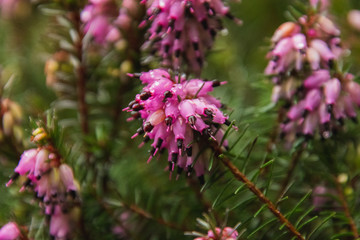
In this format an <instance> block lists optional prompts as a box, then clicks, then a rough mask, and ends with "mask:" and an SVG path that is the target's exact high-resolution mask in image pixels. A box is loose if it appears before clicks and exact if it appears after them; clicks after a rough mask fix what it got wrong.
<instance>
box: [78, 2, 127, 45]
mask: <svg viewBox="0 0 360 240" xmlns="http://www.w3.org/2000/svg"><path fill="white" fill-rule="evenodd" d="M117 15H118V11H117V6H116V4H115V2H114V1H112V0H92V1H90V4H88V5H87V6H85V8H84V10H83V11H82V12H81V21H82V22H83V23H85V26H84V31H85V33H87V34H89V35H91V36H92V37H93V38H94V39H95V41H96V42H97V43H98V44H104V43H105V42H115V41H117V40H119V38H120V36H121V34H120V31H119V29H118V28H117V26H116V25H115V24H114V23H113V21H115V19H116V17H117Z"/></svg>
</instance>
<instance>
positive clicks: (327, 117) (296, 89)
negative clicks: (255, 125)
mask: <svg viewBox="0 0 360 240" xmlns="http://www.w3.org/2000/svg"><path fill="white" fill-rule="evenodd" d="M311 4H312V6H315V5H317V4H320V5H321V7H325V6H326V7H327V5H328V2H327V1H311ZM311 14H313V15H309V16H302V17H300V18H299V20H298V21H297V22H287V23H284V24H282V25H281V26H280V27H279V28H278V29H277V30H276V31H275V33H274V35H273V37H272V39H271V40H272V42H273V47H272V50H271V51H270V52H269V53H268V55H267V58H268V59H269V60H270V61H269V64H268V66H267V67H266V69H265V74H266V75H268V76H269V77H271V78H272V81H273V82H274V84H275V87H274V90H273V96H272V99H273V101H274V102H277V101H279V100H281V99H282V100H285V101H286V102H287V104H288V105H290V108H289V109H288V110H287V111H288V112H287V115H286V116H287V118H286V119H285V120H284V122H283V123H282V124H281V126H280V128H281V135H282V136H283V137H285V138H286V140H287V141H288V142H289V143H291V142H293V141H294V140H295V139H296V137H297V136H299V135H305V136H307V137H311V136H313V135H314V134H315V133H316V132H319V133H320V134H321V137H323V138H328V137H330V136H331V133H332V132H333V130H337V129H338V128H340V127H341V125H342V124H343V121H344V119H346V118H351V119H353V120H354V121H356V119H355V118H356V112H355V110H354V109H355V106H360V85H359V84H358V83H356V82H354V81H353V76H352V75H351V74H339V73H337V74H334V72H335V71H332V70H333V66H334V63H335V62H336V61H337V60H339V59H340V58H341V56H342V55H343V52H344V49H343V48H342V47H341V41H340V38H339V37H338V36H339V34H340V31H339V29H338V28H337V27H336V26H335V24H334V23H333V22H332V21H331V20H330V19H329V18H328V17H327V16H326V15H324V14H323V13H321V14H320V13H311ZM314 19H315V21H314Z"/></svg>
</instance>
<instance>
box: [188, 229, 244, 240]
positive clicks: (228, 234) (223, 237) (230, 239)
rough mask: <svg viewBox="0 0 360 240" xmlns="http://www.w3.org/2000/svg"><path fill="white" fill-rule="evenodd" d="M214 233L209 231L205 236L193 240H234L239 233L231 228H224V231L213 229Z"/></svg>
mask: <svg viewBox="0 0 360 240" xmlns="http://www.w3.org/2000/svg"><path fill="white" fill-rule="evenodd" d="M215 233H216V234H215ZM215 233H214V232H213V231H212V230H209V231H208V234H207V236H203V237H197V238H195V239H194V240H236V239H237V236H238V235H239V233H238V232H237V231H236V230H235V229H233V228H231V227H225V228H224V229H220V228H218V227H217V228H215Z"/></svg>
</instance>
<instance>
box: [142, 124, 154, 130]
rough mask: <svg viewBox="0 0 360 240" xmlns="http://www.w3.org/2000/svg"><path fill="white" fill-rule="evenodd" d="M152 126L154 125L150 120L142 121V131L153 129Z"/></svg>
mask: <svg viewBox="0 0 360 240" xmlns="http://www.w3.org/2000/svg"><path fill="white" fill-rule="evenodd" d="M153 128H154V126H153V125H152V124H151V123H150V122H146V123H144V131H145V132H150V131H151V130H153Z"/></svg>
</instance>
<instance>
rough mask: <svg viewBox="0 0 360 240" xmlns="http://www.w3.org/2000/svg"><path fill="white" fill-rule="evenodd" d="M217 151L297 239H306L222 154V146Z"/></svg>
mask: <svg viewBox="0 0 360 240" xmlns="http://www.w3.org/2000/svg"><path fill="white" fill-rule="evenodd" d="M214 149H215V153H216V156H217V158H218V159H220V160H221V161H222V163H223V164H224V165H225V166H226V167H227V168H228V169H229V170H230V171H231V173H232V174H233V175H234V177H235V178H236V179H238V180H239V181H241V182H243V183H244V184H245V185H246V187H247V188H248V189H249V190H250V191H251V192H253V193H254V194H255V196H256V197H257V198H258V199H259V200H260V201H261V202H263V203H265V204H266V206H267V207H268V209H269V210H270V211H271V212H272V213H273V214H274V215H275V216H276V217H277V218H278V219H279V220H280V222H281V223H283V224H284V225H285V226H286V227H287V229H288V230H289V231H290V233H292V234H293V235H294V236H295V237H296V238H297V239H299V240H305V239H304V238H303V237H302V236H301V234H300V233H299V232H298V230H297V229H296V228H295V227H294V225H292V223H291V222H290V221H289V220H288V219H287V218H286V217H285V216H284V215H283V214H282V213H281V212H280V211H279V210H278V209H277V208H276V206H275V204H274V203H273V202H271V201H270V199H268V198H267V197H266V196H265V195H264V194H263V193H262V192H261V190H260V189H259V188H257V187H256V186H255V184H254V183H253V182H251V181H250V180H249V179H248V178H247V177H246V176H245V174H243V173H242V172H241V171H240V170H239V169H238V168H237V167H236V166H235V165H234V164H233V163H232V162H231V161H230V159H229V158H228V157H226V156H225V155H223V154H222V152H223V151H222V150H221V148H220V147H219V146H218V145H216V146H215V147H214Z"/></svg>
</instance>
